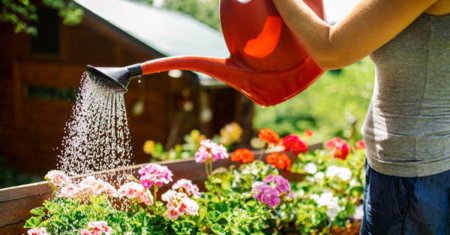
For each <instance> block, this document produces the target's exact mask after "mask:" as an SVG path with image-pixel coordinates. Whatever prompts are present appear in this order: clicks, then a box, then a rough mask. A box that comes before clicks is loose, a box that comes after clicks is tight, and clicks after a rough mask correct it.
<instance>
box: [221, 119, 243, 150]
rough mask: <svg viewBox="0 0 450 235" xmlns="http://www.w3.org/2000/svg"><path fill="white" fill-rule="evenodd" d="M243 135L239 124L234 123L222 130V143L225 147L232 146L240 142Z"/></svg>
mask: <svg viewBox="0 0 450 235" xmlns="http://www.w3.org/2000/svg"><path fill="white" fill-rule="evenodd" d="M241 135H242V128H241V126H239V124H237V123H235V122H233V123H230V124H228V125H226V126H225V127H223V128H222V129H221V130H220V143H221V144H223V145H226V146H228V145H231V144H233V143H235V142H238V141H239V139H240V138H241Z"/></svg>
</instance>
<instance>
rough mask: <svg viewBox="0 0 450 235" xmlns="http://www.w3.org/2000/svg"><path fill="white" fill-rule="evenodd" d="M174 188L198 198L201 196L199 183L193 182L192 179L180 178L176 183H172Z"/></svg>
mask: <svg viewBox="0 0 450 235" xmlns="http://www.w3.org/2000/svg"><path fill="white" fill-rule="evenodd" d="M172 189H173V190H181V192H184V193H186V194H187V195H188V196H189V197H190V196H193V197H196V198H199V197H200V192H199V190H198V187H197V185H195V184H193V183H192V181H191V180H187V179H180V180H178V181H177V182H175V184H173V185H172Z"/></svg>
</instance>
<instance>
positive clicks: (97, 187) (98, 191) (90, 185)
mask: <svg viewBox="0 0 450 235" xmlns="http://www.w3.org/2000/svg"><path fill="white" fill-rule="evenodd" d="M76 190H77V191H76V194H77V196H78V197H81V198H88V197H89V196H90V195H94V196H98V195H102V194H105V195H107V196H108V197H115V196H116V195H117V192H116V189H115V188H114V186H112V185H111V184H109V183H107V182H105V181H103V180H101V179H96V178H95V177H94V176H88V177H86V178H84V179H83V180H82V181H81V182H80V183H79V184H78V186H77V189H76Z"/></svg>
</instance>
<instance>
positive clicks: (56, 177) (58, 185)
mask: <svg viewBox="0 0 450 235" xmlns="http://www.w3.org/2000/svg"><path fill="white" fill-rule="evenodd" d="M45 178H46V179H47V181H48V182H49V184H50V185H51V186H52V188H53V189H54V190H55V192H56V196H57V197H64V198H79V199H87V198H88V197H89V196H90V195H102V194H106V195H107V196H108V197H115V196H116V189H115V188H114V186H112V185H111V184H109V183H108V182H105V181H103V180H101V179H96V178H95V177H94V176H88V177H86V178H85V179H83V180H82V181H81V182H80V183H78V184H76V183H72V182H71V181H70V179H69V177H68V176H67V175H66V174H65V173H63V172H61V171H58V170H53V171H50V172H49V173H48V174H47V175H46V176H45Z"/></svg>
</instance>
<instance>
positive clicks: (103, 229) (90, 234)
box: [81, 221, 112, 235]
mask: <svg viewBox="0 0 450 235" xmlns="http://www.w3.org/2000/svg"><path fill="white" fill-rule="evenodd" d="M111 233H112V228H111V227H109V226H108V224H107V223H106V222H105V221H93V222H89V223H88V228H87V229H83V230H82V231H81V235H110V234H111Z"/></svg>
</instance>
